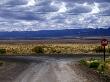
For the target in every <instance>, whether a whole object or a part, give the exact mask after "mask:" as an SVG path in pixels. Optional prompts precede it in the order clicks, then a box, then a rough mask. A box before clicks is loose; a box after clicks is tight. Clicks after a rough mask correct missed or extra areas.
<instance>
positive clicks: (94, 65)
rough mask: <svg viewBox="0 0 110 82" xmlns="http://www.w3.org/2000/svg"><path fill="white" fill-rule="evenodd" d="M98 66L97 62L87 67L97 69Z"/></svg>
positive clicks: (92, 62)
mask: <svg viewBox="0 0 110 82" xmlns="http://www.w3.org/2000/svg"><path fill="white" fill-rule="evenodd" d="M99 65H100V63H99V62H98V61H91V63H90V65H89V67H90V68H96V69H97V68H98V67H99Z"/></svg>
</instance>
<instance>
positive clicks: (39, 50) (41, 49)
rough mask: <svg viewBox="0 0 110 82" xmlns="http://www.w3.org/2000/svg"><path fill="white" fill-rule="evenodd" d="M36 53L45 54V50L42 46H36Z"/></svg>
mask: <svg viewBox="0 0 110 82" xmlns="http://www.w3.org/2000/svg"><path fill="white" fill-rule="evenodd" d="M32 51H33V52H35V53H44V48H43V47H42V46H36V47H34V48H33V49H32Z"/></svg>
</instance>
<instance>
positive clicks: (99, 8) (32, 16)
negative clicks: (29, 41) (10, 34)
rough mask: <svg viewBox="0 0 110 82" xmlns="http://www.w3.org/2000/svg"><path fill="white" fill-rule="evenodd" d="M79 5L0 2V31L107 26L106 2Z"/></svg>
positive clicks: (62, 0) (44, 0)
mask: <svg viewBox="0 0 110 82" xmlns="http://www.w3.org/2000/svg"><path fill="white" fill-rule="evenodd" d="M80 1H81V0H79V1H76V0H70V1H69V0H16V1H15V0H0V31H37V30H50V29H51V30H54V29H72V28H101V27H103V28H105V26H107V27H109V26H110V24H109V23H110V11H109V10H110V5H109V4H110V2H100V3H99V2H88V1H90V0H87V1H86V0H84V2H82V1H81V2H80ZM104 15H107V16H104Z"/></svg>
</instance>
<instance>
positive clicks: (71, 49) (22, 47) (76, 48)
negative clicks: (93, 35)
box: [0, 39, 110, 55]
mask: <svg viewBox="0 0 110 82" xmlns="http://www.w3.org/2000/svg"><path fill="white" fill-rule="evenodd" d="M98 46H100V41H99V40H84V39H83V40H81V39H66V40H65V39H64V40H63V39H61V40H32V41H31V40H25V41H24V40H19V41H16V40H1V41H0V49H6V53H5V54H9V55H10V54H15V55H16V54H20V55H22V54H26V55H29V54H33V53H35V52H34V51H35V50H34V51H33V49H34V48H36V47H37V48H39V47H41V48H40V49H43V51H42V52H41V53H44V54H79V53H94V51H93V50H94V49H95V48H96V47H98ZM109 46H110V45H108V46H107V47H109ZM37 51H38V52H37V53H40V51H39V50H37Z"/></svg>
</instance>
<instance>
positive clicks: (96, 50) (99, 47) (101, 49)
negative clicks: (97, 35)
mask: <svg viewBox="0 0 110 82" xmlns="http://www.w3.org/2000/svg"><path fill="white" fill-rule="evenodd" d="M103 50H104V49H103V48H102V47H101V46H98V47H96V48H95V49H93V51H95V52H97V53H100V52H103Z"/></svg>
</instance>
